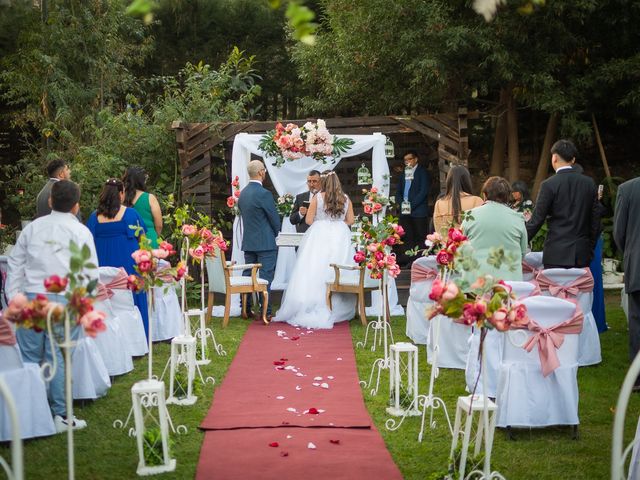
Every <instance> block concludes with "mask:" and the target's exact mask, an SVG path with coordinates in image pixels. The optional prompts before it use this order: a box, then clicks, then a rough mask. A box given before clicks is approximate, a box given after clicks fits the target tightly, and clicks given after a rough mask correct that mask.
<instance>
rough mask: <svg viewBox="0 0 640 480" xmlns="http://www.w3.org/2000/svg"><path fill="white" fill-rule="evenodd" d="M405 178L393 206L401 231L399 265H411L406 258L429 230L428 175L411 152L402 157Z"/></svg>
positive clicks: (399, 184)
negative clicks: (409, 251) (402, 231)
mask: <svg viewBox="0 0 640 480" xmlns="http://www.w3.org/2000/svg"><path fill="white" fill-rule="evenodd" d="M403 160H404V165H405V167H404V174H403V175H401V176H400V180H399V181H398V188H397V191H396V202H398V204H399V205H400V218H399V223H400V225H401V226H402V227H403V228H404V232H405V234H404V237H403V238H402V242H403V243H402V245H401V246H400V248H399V250H398V263H399V264H400V265H407V264H408V263H410V262H411V259H409V258H408V257H407V256H406V255H405V253H404V252H405V251H406V250H411V249H413V248H415V247H416V246H417V245H420V246H422V245H423V242H424V239H425V237H426V236H427V229H428V227H429V206H428V205H427V200H428V196H429V184H430V182H429V173H428V172H427V169H426V168H425V167H423V166H422V165H419V164H418V154H417V153H416V152H415V151H413V150H410V151H408V152H407V153H405V155H404V157H403Z"/></svg>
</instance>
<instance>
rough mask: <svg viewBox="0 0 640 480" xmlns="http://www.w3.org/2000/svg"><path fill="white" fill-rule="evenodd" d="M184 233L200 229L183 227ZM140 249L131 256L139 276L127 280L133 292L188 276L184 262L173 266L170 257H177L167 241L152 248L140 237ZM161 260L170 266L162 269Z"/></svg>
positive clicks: (189, 226) (130, 276)
mask: <svg viewBox="0 0 640 480" xmlns="http://www.w3.org/2000/svg"><path fill="white" fill-rule="evenodd" d="M182 232H184V233H185V235H186V234H188V233H189V232H194V233H193V234H194V235H195V234H197V233H198V229H197V228H196V227H194V226H193V225H183V226H182ZM139 244H140V248H139V249H138V250H136V251H135V252H133V253H132V254H131V258H133V261H134V262H135V267H134V268H135V270H136V272H137V273H138V275H129V277H128V278H127V288H129V290H131V291H133V292H141V291H145V290H147V291H148V290H150V289H151V288H153V287H159V286H161V285H162V284H163V283H165V282H168V281H172V280H176V281H179V280H180V279H182V277H183V276H185V275H186V273H187V271H186V267H185V265H184V263H183V262H178V264H177V265H176V266H171V263H170V262H169V260H167V259H168V258H169V257H171V256H173V255H175V253H176V251H175V249H174V248H173V245H172V244H171V243H169V242H166V241H161V242H160V244H159V245H158V248H152V247H151V242H150V241H149V239H147V237H146V236H145V235H144V234H141V235H139ZM160 260H163V261H164V262H169V265H168V266H164V267H162V268H160V266H159V265H160Z"/></svg>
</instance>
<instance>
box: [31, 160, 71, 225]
mask: <svg viewBox="0 0 640 480" xmlns="http://www.w3.org/2000/svg"><path fill="white" fill-rule="evenodd" d="M47 175H48V176H49V180H47V183H45V184H44V187H42V190H40V193H38V197H37V199H36V217H35V218H40V217H43V216H45V215H49V214H50V213H51V205H50V203H49V196H50V195H51V187H52V186H53V184H54V183H56V182H59V181H60V180H71V169H70V168H69V166H68V165H67V163H66V162H65V161H64V160H61V159H59V158H56V159H55V160H51V161H50V162H49V163H48V164H47Z"/></svg>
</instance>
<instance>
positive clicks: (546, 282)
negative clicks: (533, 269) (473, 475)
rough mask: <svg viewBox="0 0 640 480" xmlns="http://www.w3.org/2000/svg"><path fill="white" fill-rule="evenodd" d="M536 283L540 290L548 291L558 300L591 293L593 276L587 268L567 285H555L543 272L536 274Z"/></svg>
mask: <svg viewBox="0 0 640 480" xmlns="http://www.w3.org/2000/svg"><path fill="white" fill-rule="evenodd" d="M536 281H537V282H538V285H539V286H540V288H541V289H542V290H549V293H550V294H551V295H553V296H554V297H558V298H568V297H569V296H571V297H577V296H578V293H580V292H591V291H592V290H593V275H591V270H589V269H588V268H586V269H585V272H584V273H583V274H582V275H580V276H579V277H578V278H576V279H575V280H574V281H573V282H571V283H569V284H568V285H560V284H559V283H556V282H555V281H553V280H551V279H550V278H549V277H547V276H546V275H545V274H544V272H540V273H539V274H538V276H537V277H536Z"/></svg>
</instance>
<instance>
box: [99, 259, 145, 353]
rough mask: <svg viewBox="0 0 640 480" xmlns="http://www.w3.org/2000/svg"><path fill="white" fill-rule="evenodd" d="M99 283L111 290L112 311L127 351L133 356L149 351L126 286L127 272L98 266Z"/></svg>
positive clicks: (140, 321)
mask: <svg viewBox="0 0 640 480" xmlns="http://www.w3.org/2000/svg"><path fill="white" fill-rule="evenodd" d="M98 272H99V275H100V283H102V284H104V285H105V286H106V287H107V288H109V289H110V290H112V291H113V296H112V297H111V298H110V301H111V307H112V308H113V313H114V314H115V315H117V317H118V318H119V319H120V325H121V326H122V328H123V329H124V331H125V334H126V338H127V342H128V344H129V353H130V354H131V355H133V356H134V357H139V356H142V355H146V354H147V353H148V352H149V346H148V345H147V337H146V335H145V333H144V324H143V323H142V315H140V311H139V310H138V307H136V305H135V303H133V294H132V293H131V290H129V289H128V288H127V276H128V275H127V272H126V271H125V270H124V269H123V268H115V267H99V268H98Z"/></svg>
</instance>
